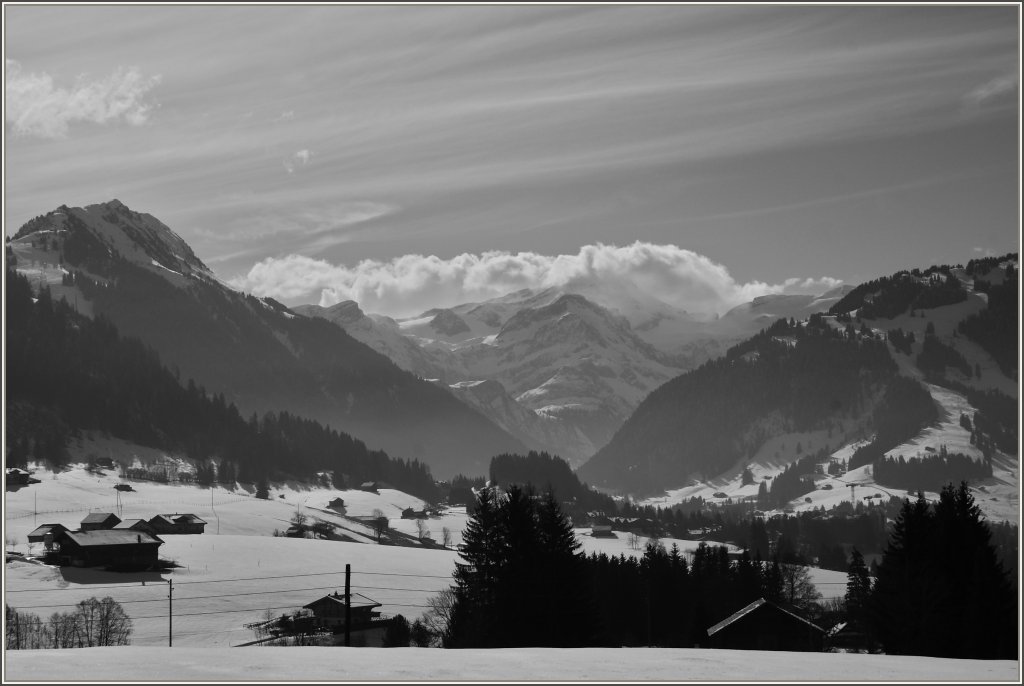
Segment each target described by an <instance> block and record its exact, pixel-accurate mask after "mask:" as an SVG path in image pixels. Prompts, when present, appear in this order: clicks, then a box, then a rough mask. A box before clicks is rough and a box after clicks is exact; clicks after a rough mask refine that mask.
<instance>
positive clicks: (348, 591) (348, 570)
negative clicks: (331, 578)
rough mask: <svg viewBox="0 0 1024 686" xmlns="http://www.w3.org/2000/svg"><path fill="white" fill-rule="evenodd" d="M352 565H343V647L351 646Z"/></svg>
mask: <svg viewBox="0 0 1024 686" xmlns="http://www.w3.org/2000/svg"><path fill="white" fill-rule="evenodd" d="M351 629H352V565H350V564H346V565H345V647H346V648H347V647H349V646H350V645H352V634H351Z"/></svg>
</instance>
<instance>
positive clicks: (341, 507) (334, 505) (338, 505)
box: [327, 498, 345, 514]
mask: <svg viewBox="0 0 1024 686" xmlns="http://www.w3.org/2000/svg"><path fill="white" fill-rule="evenodd" d="M327 507H329V508H330V509H332V510H334V511H335V512H337V513H338V514H345V501H344V500H343V499H341V498H335V499H334V500H332V501H331V502H329V503H327Z"/></svg>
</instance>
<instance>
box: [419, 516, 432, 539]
mask: <svg viewBox="0 0 1024 686" xmlns="http://www.w3.org/2000/svg"><path fill="white" fill-rule="evenodd" d="M416 535H417V536H419V539H420V540H421V541H422V540H423V539H424V538H427V537H428V536H430V527H429V526H427V523H426V522H425V521H423V520H422V519H417V520H416Z"/></svg>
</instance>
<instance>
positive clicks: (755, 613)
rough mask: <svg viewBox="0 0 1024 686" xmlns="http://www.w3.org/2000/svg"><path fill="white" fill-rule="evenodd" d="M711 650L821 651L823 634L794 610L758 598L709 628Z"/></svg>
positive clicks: (819, 628)
mask: <svg viewBox="0 0 1024 686" xmlns="http://www.w3.org/2000/svg"><path fill="white" fill-rule="evenodd" d="M708 639H709V641H710V644H711V647H713V648H728V649H731V650H802V651H816V652H820V651H822V650H824V644H825V631H824V630H823V629H822V628H821V627H819V626H818V625H817V624H814V623H813V622H811V621H809V620H807V619H805V618H804V617H802V616H801V615H800V613H799V611H797V610H796V609H795V608H791V607H784V606H782V605H779V604H776V603H773V602H771V601H768V600H765V599H764V598H758V599H757V600H755V601H754V602H752V603H750V604H749V605H747V606H746V607H744V608H743V609H742V610H739V611H737V612H735V613H733V614H732V615H730V616H728V617H726V618H725V619H723V620H722V621H721V622H719V623H718V624H715V625H714V626H712V627H711V628H709V629H708Z"/></svg>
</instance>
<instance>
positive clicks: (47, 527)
mask: <svg viewBox="0 0 1024 686" xmlns="http://www.w3.org/2000/svg"><path fill="white" fill-rule="evenodd" d="M54 529H64V531H69V529H68V528H67V527H66V526H64V525H63V524H40V525H39V526H37V527H36V528H35V529H33V530H32V531H30V532H29V534H28V535H29V536H45V535H46V534H48V533H50V532H51V531H53V530H54Z"/></svg>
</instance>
